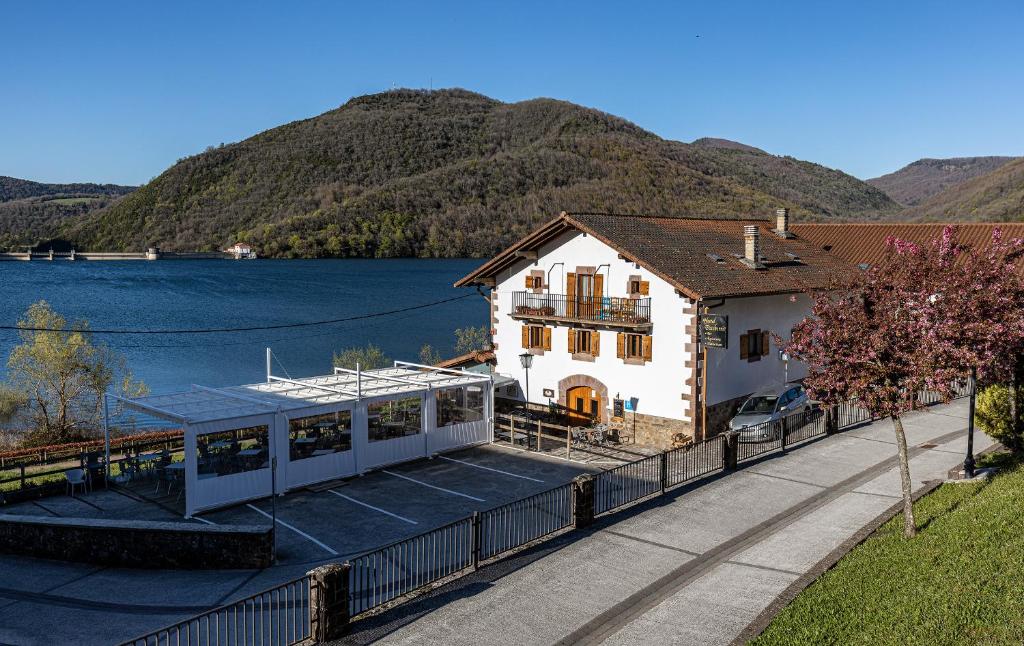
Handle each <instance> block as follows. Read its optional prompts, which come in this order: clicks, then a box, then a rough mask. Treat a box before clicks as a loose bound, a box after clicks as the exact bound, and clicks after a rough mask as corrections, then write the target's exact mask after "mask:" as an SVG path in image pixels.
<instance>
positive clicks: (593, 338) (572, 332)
mask: <svg viewBox="0 0 1024 646" xmlns="http://www.w3.org/2000/svg"><path fill="white" fill-rule="evenodd" d="M568 334H569V336H568V340H569V342H568V349H569V354H571V355H573V356H574V357H576V358H583V359H589V358H593V357H596V356H598V354H600V352H601V333H600V332H598V331H597V330H577V329H574V328H569V331H568ZM576 355H582V356H578V357H577V356H576Z"/></svg>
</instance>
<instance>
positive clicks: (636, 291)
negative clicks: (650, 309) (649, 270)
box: [626, 276, 651, 298]
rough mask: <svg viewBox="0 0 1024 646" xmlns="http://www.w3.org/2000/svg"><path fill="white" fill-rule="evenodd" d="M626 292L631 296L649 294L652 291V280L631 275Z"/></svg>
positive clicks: (636, 296)
mask: <svg viewBox="0 0 1024 646" xmlns="http://www.w3.org/2000/svg"><path fill="white" fill-rule="evenodd" d="M626 292H627V293H628V294H629V295H630V297H631V298H638V297H640V296H647V295H648V294H650V293H651V283H650V281H646V280H641V279H640V276H630V277H629V283H628V284H627V285H626Z"/></svg>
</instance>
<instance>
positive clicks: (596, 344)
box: [590, 330, 601, 357]
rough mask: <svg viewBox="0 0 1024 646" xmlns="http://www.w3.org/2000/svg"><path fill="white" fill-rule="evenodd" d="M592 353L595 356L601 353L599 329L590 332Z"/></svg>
mask: <svg viewBox="0 0 1024 646" xmlns="http://www.w3.org/2000/svg"><path fill="white" fill-rule="evenodd" d="M590 354H591V355H593V356H595V357H596V356H597V355H599V354H601V333H600V332H598V331H597V330H594V331H593V332H591V333H590Z"/></svg>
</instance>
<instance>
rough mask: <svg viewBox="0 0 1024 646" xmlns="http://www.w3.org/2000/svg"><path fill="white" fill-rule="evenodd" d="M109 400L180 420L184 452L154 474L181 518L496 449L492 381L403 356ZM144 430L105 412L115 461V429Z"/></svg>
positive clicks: (132, 409) (125, 407)
mask: <svg viewBox="0 0 1024 646" xmlns="http://www.w3.org/2000/svg"><path fill="white" fill-rule="evenodd" d="M268 365H269V362H268ZM107 400H108V401H107V407H106V411H110V409H111V403H114V404H115V407H116V409H117V410H119V411H122V412H125V411H127V412H128V413H131V412H135V413H140V414H143V415H144V416H146V417H147V418H157V419H159V420H165V421H168V422H172V423H177V424H180V425H181V429H182V431H183V438H182V443H183V450H179V454H178V455H177V457H175V456H166V455H165V456H163V458H162V460H161V461H160V463H159V464H158V465H157V466H156V467H155V468H156V469H162V471H161V472H160V473H159V474H158V475H159V477H160V479H161V480H164V479H166V480H167V484H166V490H167V491H174V490H175V489H177V490H178V491H179V492H180V493H179V499H180V496H181V495H184V498H185V515H186V516H192V515H193V514H194V513H197V512H200V511H205V510H210V509H216V508H219V507H224V506H228V505H233V504H237V503H240V502H244V501H246V500H253V499H255V498H261V497H265V496H268V495H270V494H271V492H273V493H276V494H281V493H284V492H285V491H287V490H289V489H294V488H298V487H304V486H308V485H311V484H315V483H318V482H325V481H329V480H335V479H338V478H344V477H348V476H353V475H356V474H359V473H363V472H365V471H367V470H370V469H375V468H378V467H382V466H386V465H389V464H395V463H399V462H405V461H409V460H415V459H418V458H422V457H427V456H430V455H434V454H436V453H439V452H442V451H448V450H454V449H458V448H462V447H466V446H472V445H475V444H481V443H485V442H490V441H491V440H492V437H493V427H494V424H493V419H494V413H493V380H492V377H491V376H490V375H488V374H480V373H477V372H469V371H463V370H452V369H445V368H436V367H431V366H423V365H419V364H413V363H405V362H398V361H396V362H395V364H394V365H393V366H392V367H390V368H381V369H376V370H367V371H359V370H345V369H340V368H336V369H335V372H334V374H331V375H321V376H317V377H305V378H301V379H293V378H290V377H288V378H286V377H278V376H275V375H273V374H270V372H269V370H268V373H267V380H266V382H264V383H258V384H249V385H244V386H231V387H225V388H211V387H208V386H199V385H193V386H192V388H191V389H189V390H187V391H183V392H177V393H168V394H161V395H150V396H146V397H136V398H121V397H116V396H114V395H108V396H107ZM139 430H147V429H146V426H145V425H140V424H139V423H138V422H137V421H134V420H133V422H132V423H131V424H125V425H122V424H119V423H118V422H117V420H114V419H112V418H110V416H109V415H106V416H105V436H106V439H107V442H106V444H107V464H108V465H109V464H110V459H109V458H110V435H111V433H112V432H115V433H116V432H121V433H124V432H138V431H139ZM146 457H148V456H146ZM182 458H183V459H182ZM152 469H153V468H151V469H150V470H152ZM122 473H124V471H122ZM156 490H157V491H159V490H160V487H159V485H158V486H157V487H156Z"/></svg>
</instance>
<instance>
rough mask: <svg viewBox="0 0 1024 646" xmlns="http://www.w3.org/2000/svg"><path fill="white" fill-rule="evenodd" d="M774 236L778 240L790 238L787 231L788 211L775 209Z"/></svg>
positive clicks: (790, 234)
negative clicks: (778, 238) (777, 237)
mask: <svg viewBox="0 0 1024 646" xmlns="http://www.w3.org/2000/svg"><path fill="white" fill-rule="evenodd" d="M775 235H777V236H779V237H780V238H792V237H793V232H792V231H790V230H789V209H775Z"/></svg>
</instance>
